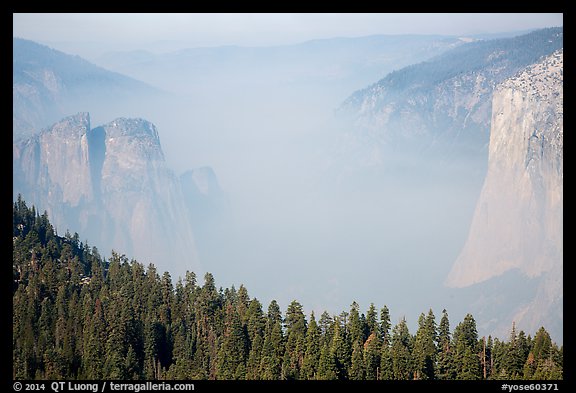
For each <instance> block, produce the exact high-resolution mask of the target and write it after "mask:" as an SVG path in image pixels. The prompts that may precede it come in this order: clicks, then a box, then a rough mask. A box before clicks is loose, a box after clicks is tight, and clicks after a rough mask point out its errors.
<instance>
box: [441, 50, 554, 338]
mask: <svg viewBox="0 0 576 393" xmlns="http://www.w3.org/2000/svg"><path fill="white" fill-rule="evenodd" d="M562 265H563V50H559V51H556V52H554V53H553V54H552V55H550V56H547V57H545V58H544V59H543V60H541V61H539V62H537V63H535V64H533V65H531V66H529V67H528V68H526V69H524V70H523V71H521V72H520V73H518V74H517V75H515V76H514V77H512V78H509V79H507V80H506V81H504V82H502V83H501V84H499V85H498V86H497V87H496V89H495V93H494V97H493V99H492V126H491V131H490V144H489V159H488V172H487V175H486V179H485V182H484V185H483V188H482V191H481V194H480V197H479V200H478V203H477V206H476V210H475V213H474V217H473V221H472V225H471V228H470V232H469V236H468V239H467V241H466V243H465V245H464V248H463V249H462V252H461V253H460V255H459V257H458V259H457V260H456V262H455V263H454V266H453V267H452V270H451V271H450V273H449V275H448V278H447V280H446V283H447V285H450V286H453V287H468V286H473V285H475V284H479V283H482V282H485V281H488V280H491V279H493V278H495V277H498V276H501V275H503V274H504V273H506V272H510V271H517V273H519V275H521V276H523V277H525V278H526V279H527V280H536V281H535V291H534V292H535V293H534V294H533V297H532V298H530V299H524V301H523V302H519V303H517V304H516V305H515V308H514V312H513V316H512V320H513V321H515V322H516V324H517V326H518V327H520V328H523V329H525V330H526V331H535V330H536V329H537V328H539V327H540V326H541V325H545V326H546V327H547V328H548V327H549V328H550V329H551V330H552V331H553V333H555V335H556V336H558V335H560V336H561V332H562V318H563V317H562V315H563V314H562V299H563V295H562V291H563V288H562ZM511 324H512V321H511V320H510V321H506V323H505V326H506V328H508V329H509V327H510V326H511ZM501 329H504V327H501Z"/></svg>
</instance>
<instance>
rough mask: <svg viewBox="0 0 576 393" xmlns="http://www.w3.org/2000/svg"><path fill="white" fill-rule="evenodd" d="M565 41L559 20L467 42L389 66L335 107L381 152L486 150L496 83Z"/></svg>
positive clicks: (358, 137) (357, 133)
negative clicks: (407, 63)
mask: <svg viewBox="0 0 576 393" xmlns="http://www.w3.org/2000/svg"><path fill="white" fill-rule="evenodd" d="M562 46H563V29H562V28H548V29H542V30H537V31H534V32H531V33H529V34H525V35H522V36H517V37H512V38H502V39H495V40H486V41H483V40H480V41H476V42H471V43H467V44H464V45H461V46H459V47H457V48H454V49H451V50H449V51H447V52H445V53H443V54H441V55H439V56H437V57H435V58H433V59H431V60H428V61H425V62H422V63H418V64H414V65H411V66H408V67H405V68H402V69H400V70H398V71H394V72H391V73H390V74H388V75H387V76H386V77H385V78H383V79H381V80H380V81H378V82H377V83H375V84H373V85H371V86H369V87H367V88H365V89H363V90H359V91H357V92H355V93H354V94H352V95H351V96H350V97H349V98H348V99H347V100H346V101H345V102H344V103H343V105H342V107H341V108H340V112H341V113H345V114H347V115H348V116H350V118H351V120H352V122H353V129H354V131H352V132H351V133H350V134H351V137H352V138H355V139H356V140H359V142H358V143H359V144H360V145H361V146H365V145H366V143H365V142H362V140H363V139H366V140H368V142H367V143H368V144H370V146H369V148H370V149H371V150H373V149H374V148H376V149H377V150H379V151H380V154H378V156H385V155H386V153H385V152H386V149H388V148H399V147H406V149H408V150H411V151H419V152H432V153H434V154H435V155H437V154H439V155H441V156H442V155H444V156H445V155H446V154H448V155H450V156H453V155H455V154H456V155H460V156H467V155H469V154H476V155H478V154H481V155H482V156H483V157H485V154H486V148H487V144H488V135H489V130H490V116H491V99H492V92H493V89H494V87H495V86H496V85H497V84H498V83H500V82H502V81H503V80H505V79H506V78H509V77H511V76H512V75H514V74H515V73H517V72H518V71H519V70H520V69H522V68H524V67H526V66H528V65H529V64H532V63H535V62H536V61H538V59H539V58H541V57H542V56H546V55H549V54H551V53H552V52H554V51H555V50H558V49H560V48H562ZM365 147H366V146H365ZM374 163H377V162H374Z"/></svg>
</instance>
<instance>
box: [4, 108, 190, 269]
mask: <svg viewBox="0 0 576 393" xmlns="http://www.w3.org/2000/svg"><path fill="white" fill-rule="evenodd" d="M13 164H14V188H13V190H14V195H17V194H18V193H21V194H22V196H23V197H24V198H25V199H26V200H30V201H31V202H32V203H34V204H35V205H36V206H37V208H38V209H39V210H41V211H43V210H46V211H47V212H48V215H49V217H50V220H51V221H52V222H53V223H54V226H55V227H56V228H57V230H60V231H64V230H70V231H73V232H78V233H82V236H86V237H87V239H90V241H91V242H92V244H94V245H97V246H98V248H100V249H101V250H104V251H105V252H106V254H104V255H107V254H108V253H109V252H110V250H111V249H115V250H117V251H118V252H122V253H126V254H127V255H129V256H130V257H134V258H136V259H138V260H139V261H141V262H142V263H144V264H148V263H154V264H155V265H156V266H157V267H158V268H159V269H161V270H168V271H170V272H171V273H172V274H173V275H181V274H183V273H184V272H185V271H186V270H194V271H198V270H199V269H200V265H199V261H198V257H197V255H196V245H195V240H194V235H193V231H192V226H191V224H190V222H189V220H188V214H187V211H188V206H187V204H186V202H185V200H184V196H183V194H182V189H181V186H180V182H179V179H178V178H177V177H176V176H175V174H174V173H173V172H172V171H171V170H170V169H169V168H168V167H167V165H166V163H165V160H164V154H163V152H162V148H161V145H160V139H159V136H158V132H157V130H156V127H155V126H154V125H153V124H151V123H149V122H147V121H145V120H142V119H125V118H118V119H116V120H114V121H112V122H110V123H108V124H105V125H103V126H100V127H96V128H94V129H91V128H90V118H89V115H88V114H87V113H80V114H78V115H76V116H71V117H68V118H66V119H64V120H62V121H60V122H58V123H56V124H55V125H54V126H53V127H51V128H50V129H48V130H46V131H44V132H42V133H40V134H39V135H37V136H35V137H33V138H31V139H29V140H26V141H23V142H19V143H15V144H14V148H13Z"/></svg>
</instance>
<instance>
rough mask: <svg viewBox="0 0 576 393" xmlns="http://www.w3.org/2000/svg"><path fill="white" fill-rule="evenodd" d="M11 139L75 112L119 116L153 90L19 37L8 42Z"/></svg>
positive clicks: (32, 132) (27, 135)
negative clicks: (11, 89) (10, 72)
mask: <svg viewBox="0 0 576 393" xmlns="http://www.w3.org/2000/svg"><path fill="white" fill-rule="evenodd" d="M12 66H13V69H12V78H13V107H12V109H13V139H14V140H18V139H21V138H26V137H29V136H31V135H33V134H34V133H37V132H38V131H40V130H41V129H42V128H46V127H48V126H49V125H51V124H52V123H54V122H55V121H57V120H59V119H61V118H62V117H64V116H66V115H68V114H70V113H77V112H80V111H88V110H90V111H92V112H98V113H102V116H103V117H106V113H108V112H110V113H112V112H114V113H116V112H120V111H121V110H122V109H128V108H130V107H133V106H134V103H133V101H135V100H136V99H138V100H142V99H145V98H146V97H148V96H151V95H154V94H158V93H159V90H157V89H156V88H153V87H151V86H149V85H147V84H145V83H143V82H140V81H137V80H135V79H132V78H129V77H127V76H124V75H121V74H118V73H115V72H111V71H108V70H105V69H103V68H101V67H98V66H96V65H94V64H92V63H90V62H88V61H86V60H84V59H82V58H80V57H78V56H71V55H68V54H65V53H63V52H60V51H57V50H54V49H51V48H49V47H47V46H44V45H40V44H37V43H35V42H33V41H28V40H24V39H20V38H14V39H13V47H12Z"/></svg>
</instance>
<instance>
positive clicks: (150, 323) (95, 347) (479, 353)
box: [12, 197, 563, 380]
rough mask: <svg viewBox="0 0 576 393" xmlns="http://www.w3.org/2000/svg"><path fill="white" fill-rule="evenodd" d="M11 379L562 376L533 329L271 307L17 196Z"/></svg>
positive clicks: (554, 351)
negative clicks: (93, 237) (167, 268)
mask: <svg viewBox="0 0 576 393" xmlns="http://www.w3.org/2000/svg"><path fill="white" fill-rule="evenodd" d="M12 351H13V354H12V356H13V378H15V379H33V378H37V379H76V378H78V379H148V380H155V379H267V380H271V379H382V380H389V379H511V378H519V379H561V378H562V375H563V368H562V365H563V348H562V347H560V348H559V347H558V346H557V345H556V344H555V343H553V342H552V341H551V339H550V336H549V334H548V333H547V332H546V330H545V329H544V328H543V327H542V328H540V329H539V330H538V331H537V332H536V333H535V336H534V337H533V338H532V337H531V336H530V335H528V336H527V335H526V334H525V333H524V332H523V331H517V330H516V329H515V327H514V326H512V327H511V333H510V337H509V339H508V341H500V340H499V339H497V338H494V339H493V338H492V337H487V338H485V337H478V333H477V329H476V322H475V320H474V318H473V317H472V315H470V314H468V315H467V316H466V317H465V318H464V320H463V321H461V322H460V323H459V324H458V325H457V326H456V327H455V328H454V330H453V331H452V330H451V329H450V322H449V319H448V314H447V312H446V310H443V312H442V315H441V318H440V321H439V323H437V321H436V316H435V315H434V313H433V312H432V310H429V311H428V313H427V314H424V313H423V314H421V315H420V317H419V319H418V328H417V331H416V333H415V334H412V333H410V331H409V329H408V326H407V323H406V320H405V319H402V320H400V321H399V322H398V323H397V324H396V325H392V323H391V321H390V314H389V310H388V308H387V307H386V306H383V307H382V308H381V309H380V310H378V309H377V308H376V307H375V306H374V304H371V305H370V307H369V309H368V310H367V312H366V314H364V313H361V311H360V309H359V307H358V305H357V304H356V303H355V302H353V303H352V305H351V307H350V309H349V310H347V311H343V312H342V313H341V314H339V315H337V316H334V315H329V314H328V313H327V312H324V313H322V315H321V316H320V317H319V318H318V319H316V316H315V315H314V313H313V312H312V313H311V314H310V316H309V318H308V319H307V318H306V316H305V315H304V312H303V308H302V305H301V304H300V303H298V302H297V301H293V302H292V303H291V304H290V305H289V306H288V308H287V310H286V311H285V313H284V314H282V312H281V310H280V307H279V305H278V303H277V302H276V301H274V300H272V301H271V302H270V304H269V305H268V307H267V310H266V311H264V309H263V305H262V304H261V303H260V302H259V301H258V299H256V298H250V296H249V295H248V291H247V289H246V288H245V287H244V286H240V287H239V288H238V289H235V288H234V287H231V288H226V289H222V288H220V289H217V288H216V285H215V281H214V278H213V276H212V275H211V274H210V273H207V274H206V275H205V277H204V284H203V285H199V283H198V282H197V278H196V276H195V274H194V273H188V274H187V275H186V277H185V279H184V280H178V281H177V282H176V285H175V286H174V285H173V283H172V280H171V277H170V275H169V274H168V273H163V274H162V275H160V273H159V272H157V271H156V269H155V267H154V266H153V265H149V266H148V267H147V268H145V267H144V266H143V265H142V264H140V263H138V262H137V261H134V260H131V261H129V260H128V259H127V258H126V257H125V256H124V255H119V254H117V253H115V252H112V256H111V258H110V259H109V260H105V259H104V258H102V257H101V256H100V255H99V253H98V250H97V249H96V248H94V247H92V248H91V247H89V245H88V244H87V243H83V242H81V241H80V240H79V236H78V234H74V235H70V234H69V233H66V235H65V236H64V237H61V236H58V235H57V234H56V233H55V231H54V228H53V227H52V225H51V224H50V222H49V220H48V216H47V214H46V213H44V214H42V215H40V214H38V212H37V211H36V210H35V208H34V207H32V208H28V207H27V205H26V203H25V202H24V201H23V200H22V198H21V197H19V198H18V200H17V202H15V203H14V210H13V338H12Z"/></svg>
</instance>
